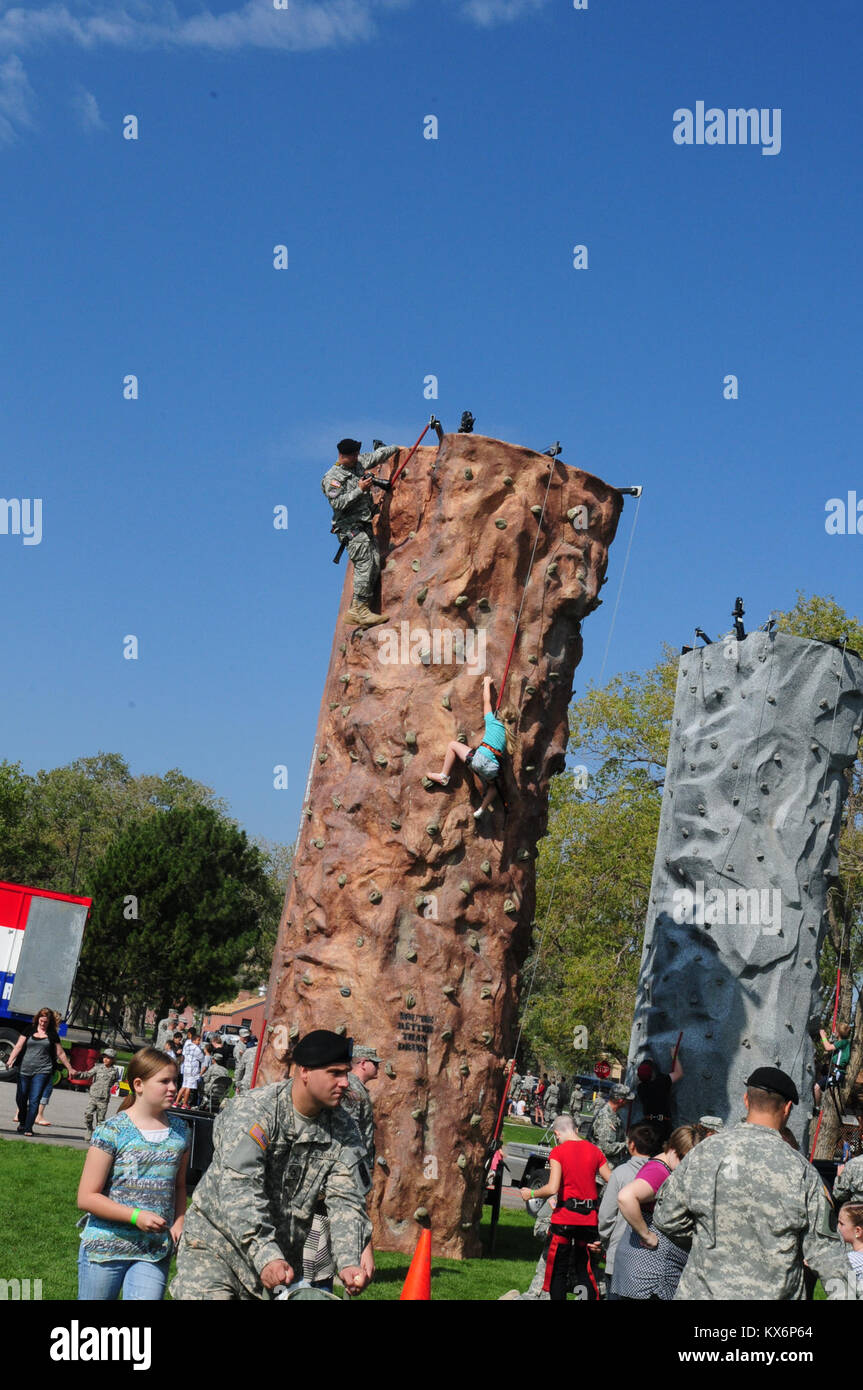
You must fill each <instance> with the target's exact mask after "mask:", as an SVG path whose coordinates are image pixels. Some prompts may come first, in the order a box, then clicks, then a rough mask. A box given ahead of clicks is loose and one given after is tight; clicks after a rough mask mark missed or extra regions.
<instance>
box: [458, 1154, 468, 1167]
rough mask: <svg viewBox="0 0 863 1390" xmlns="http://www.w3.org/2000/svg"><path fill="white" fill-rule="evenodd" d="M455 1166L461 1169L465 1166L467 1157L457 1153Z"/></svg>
mask: <svg viewBox="0 0 863 1390" xmlns="http://www.w3.org/2000/svg"><path fill="white" fill-rule="evenodd" d="M456 1167H457V1168H462V1169H464V1168H466V1167H467V1159H466V1158H465V1156H464V1154H459V1156H458V1158H457V1159H456Z"/></svg>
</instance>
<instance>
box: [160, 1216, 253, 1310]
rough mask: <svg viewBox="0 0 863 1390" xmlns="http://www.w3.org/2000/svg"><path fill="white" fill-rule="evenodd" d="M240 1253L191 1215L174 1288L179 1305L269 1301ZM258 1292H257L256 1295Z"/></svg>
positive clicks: (179, 1251) (179, 1253)
mask: <svg viewBox="0 0 863 1390" xmlns="http://www.w3.org/2000/svg"><path fill="white" fill-rule="evenodd" d="M240 1263H241V1261H240V1257H239V1253H238V1251H236V1250H234V1249H233V1247H232V1246H231V1245H229V1243H228V1242H227V1241H226V1240H224V1238H223V1237H221V1236H220V1234H219V1232H218V1231H216V1230H214V1229H213V1227H211V1226H210V1224H209V1222H206V1221H202V1220H201V1219H200V1217H199V1216H198V1214H197V1212H195V1211H189V1212H188V1214H187V1216H186V1222H185V1229H184V1231H183V1235H182V1237H181V1239H180V1245H179V1248H178V1250H177V1274H176V1277H175V1279H174V1282H173V1283H172V1284H171V1298H172V1299H173V1300H174V1301H175V1302H177V1301H178V1300H179V1301H181V1302H199V1303H200V1302H204V1301H205V1300H211V1299H214V1300H216V1301H217V1302H228V1301H231V1300H241V1301H244V1302H256V1301H260V1300H261V1299H263V1298H268V1297H269V1294H265V1293H264V1290H263V1287H262V1285H261V1283H260V1280H259V1279H258V1277H257V1273H256V1272H255V1270H253V1269H252V1268H251V1266H246V1265H244V1266H243V1276H242V1277H241V1276H240V1274H239V1272H238V1265H239V1264H240ZM253 1290H255V1291H253Z"/></svg>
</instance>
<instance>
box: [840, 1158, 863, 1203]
mask: <svg viewBox="0 0 863 1390" xmlns="http://www.w3.org/2000/svg"><path fill="white" fill-rule="evenodd" d="M833 1201H834V1202H835V1203H836V1206H837V1207H841V1205H842V1203H843V1202H863V1154H858V1156H857V1157H856V1158H852V1159H849V1161H848V1162H847V1163H846V1164H845V1165H844V1167H841V1168H840V1170H839V1176H838V1177H837V1179H836V1181H835V1182H834V1184H833Z"/></svg>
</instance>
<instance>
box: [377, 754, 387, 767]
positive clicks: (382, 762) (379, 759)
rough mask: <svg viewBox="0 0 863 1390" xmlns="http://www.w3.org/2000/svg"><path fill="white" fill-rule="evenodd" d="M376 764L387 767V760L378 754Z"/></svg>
mask: <svg viewBox="0 0 863 1390" xmlns="http://www.w3.org/2000/svg"><path fill="white" fill-rule="evenodd" d="M375 762H376V763H377V765H378V767H386V766H387V760H386V758H385V757H384V755H383V753H378V755H377V757H376V758H375Z"/></svg>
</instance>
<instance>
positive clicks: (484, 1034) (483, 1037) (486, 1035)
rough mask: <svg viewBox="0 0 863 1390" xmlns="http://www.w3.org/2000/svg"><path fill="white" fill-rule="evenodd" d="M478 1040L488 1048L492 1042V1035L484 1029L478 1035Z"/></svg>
mask: <svg viewBox="0 0 863 1390" xmlns="http://www.w3.org/2000/svg"><path fill="white" fill-rule="evenodd" d="M480 1039H481V1041H482V1042H484V1043H485V1045H486V1047H490V1046H491V1044H492V1043H493V1042H494V1034H493V1033H490V1032H489V1031H488V1029H487V1028H486V1029H485V1031H484V1032H482V1033H480Z"/></svg>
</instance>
